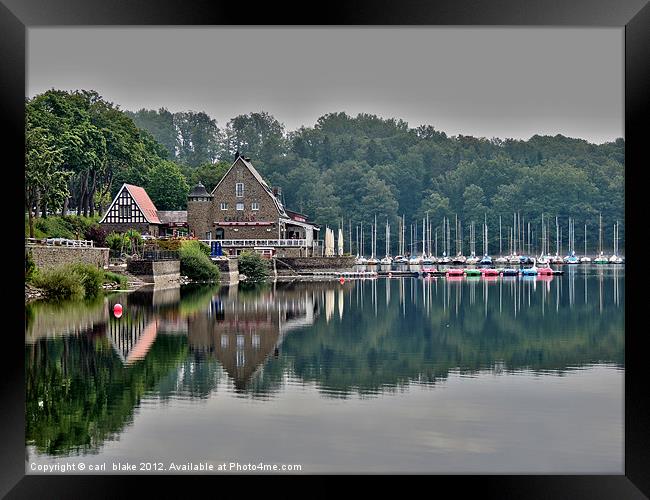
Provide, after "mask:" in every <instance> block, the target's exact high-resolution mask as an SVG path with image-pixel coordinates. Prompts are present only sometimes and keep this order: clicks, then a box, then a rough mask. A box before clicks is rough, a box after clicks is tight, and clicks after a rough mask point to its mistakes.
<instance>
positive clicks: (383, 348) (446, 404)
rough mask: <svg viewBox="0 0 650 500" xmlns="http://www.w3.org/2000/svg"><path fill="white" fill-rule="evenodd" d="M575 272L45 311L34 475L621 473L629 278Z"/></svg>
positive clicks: (30, 454)
mask: <svg viewBox="0 0 650 500" xmlns="http://www.w3.org/2000/svg"><path fill="white" fill-rule="evenodd" d="M563 269H564V270H565V274H564V275H563V276H553V277H549V278H542V277H531V278H528V277H523V278H522V277H519V278H517V277H513V278H509V277H506V278H493V279H489V278H488V279H484V278H461V279H454V278H449V279H447V278H428V279H420V278H399V279H396V278H393V279H382V278H380V279H374V280H359V281H354V280H350V281H346V282H345V283H339V282H338V281H334V282H294V283H280V282H278V283H275V284H273V283H271V284H268V285H265V286H258V287H250V286H249V287H245V286H242V285H239V286H233V287H221V288H219V287H184V288H182V289H171V290H170V289H168V290H158V289H152V288H149V289H141V290H138V291H134V292H129V293H116V294H112V295H109V296H105V297H101V298H98V299H96V300H94V301H86V302H70V303H62V304H47V303H40V304H39V303H37V304H33V305H31V306H28V307H27V312H26V313H27V324H26V332H25V363H26V381H27V387H26V399H27V404H26V415H25V416H26V472H27V473H28V474H39V473H44V469H45V468H48V467H49V468H50V470H51V469H52V468H54V467H67V471H69V473H73V474H74V473H91V474H94V473H97V472H95V471H93V470H91V468H92V467H98V468H100V472H99V473H124V471H119V470H114V469H115V467H116V466H117V465H116V464H121V465H122V466H124V465H125V464H129V465H133V466H134V467H136V470H135V471H132V472H135V473H139V474H143V473H156V472H159V473H164V474H169V473H187V472H186V471H185V470H182V469H183V467H185V468H186V469H189V472H190V473H197V471H198V472H202V470H200V467H204V468H206V467H209V466H210V465H212V467H213V471H212V472H209V471H208V473H220V470H219V469H218V468H219V466H221V467H223V464H226V471H228V472H238V471H243V472H245V471H246V466H249V464H253V465H255V466H260V465H263V466H265V467H266V466H272V465H274V464H275V465H277V466H278V467H280V466H281V465H283V464H284V465H285V466H286V465H300V470H301V471H302V472H303V473H318V472H380V473H381V472H383V473H390V472H427V473H540V474H549V473H560V474H585V473H597V474H602V473H609V474H612V473H613V474H620V473H623V470H624V469H623V464H624V428H623V424H624V392H623V391H624V340H625V335H624V311H625V293H624V288H625V287H624V267H623V266H608V265H606V266H595V265H594V266H591V265H587V266H585V265H580V266H563ZM116 303H120V304H122V305H123V307H124V313H123V316H122V317H121V318H119V319H118V318H115V317H114V315H113V313H112V307H113V305H114V304H116ZM188 463H189V465H188ZM231 463H232V464H239V467H240V468H239V469H238V468H237V465H233V466H230V464H231ZM102 464H104V465H102ZM141 464H142V465H141ZM171 464H175V466H179V469H181V470H177V469H176V468H174V470H171V469H170V466H171ZM102 466H103V467H104V468H103V469H101V467H102ZM80 467H83V470H79V469H80ZM232 467H234V468H232ZM250 469H251V467H249V470H250ZM259 470H260V469H257V471H259ZM262 470H263V471H264V470H269V469H262ZM54 472H55V473H60V472H61V470H59V471H56V470H55V471H54Z"/></svg>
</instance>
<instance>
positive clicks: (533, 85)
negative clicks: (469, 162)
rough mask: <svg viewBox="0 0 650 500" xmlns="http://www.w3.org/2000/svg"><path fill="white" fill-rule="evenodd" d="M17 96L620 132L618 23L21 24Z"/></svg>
mask: <svg viewBox="0 0 650 500" xmlns="http://www.w3.org/2000/svg"><path fill="white" fill-rule="evenodd" d="M27 38H28V40H27V41H28V48H27V55H28V59H27V64H28V74H27V95H28V96H30V97H32V96H34V95H36V94H38V93H41V92H44V91H45V90H47V89H50V88H57V89H65V90H74V89H94V90H97V91H98V92H99V93H100V94H101V95H102V96H104V97H105V98H106V99H108V100H110V101H113V102H115V103H117V104H119V105H120V106H121V108H122V109H130V110H137V109H140V108H142V107H144V108H149V109H158V108H160V107H165V108H167V109H169V110H170V111H172V112H174V111H186V110H194V111H205V112H206V113H208V114H209V115H210V116H211V117H212V118H215V119H216V120H217V124H218V125H219V126H220V127H224V126H225V125H226V123H227V122H228V120H229V119H230V118H232V117H234V116H236V115H238V114H243V113H249V112H252V111H261V110H264V111H267V112H269V113H271V114H272V115H274V116H275V117H276V118H277V119H278V120H279V121H280V122H282V123H283V124H284V125H285V126H286V128H287V129H288V130H294V129H296V128H298V127H300V126H301V125H305V126H313V125H314V123H315V121H316V119H317V118H318V117H319V116H321V115H323V114H325V113H328V112H335V111H345V112H347V113H348V114H352V115H356V114H357V113H359V112H366V113H373V114H377V115H380V116H383V117H393V118H401V119H403V120H405V121H407V122H408V123H409V126H411V127H415V126H418V125H421V124H430V125H433V126H434V127H435V128H436V129H438V130H442V131H444V132H446V133H447V134H448V135H457V134H463V135H473V136H480V137H488V138H491V137H500V138H506V137H514V138H523V139H527V138H529V137H530V136H531V135H533V134H543V135H544V134H548V135H555V134H563V135H567V136H570V137H580V138H584V139H587V140H589V141H591V142H596V143H602V142H605V141H610V140H613V139H615V138H617V137H623V123H624V120H623V118H624V111H623V110H624V101H623V84H624V72H623V71H624V65H623V50H624V45H623V42H624V31H623V28H619V27H617V28H492V27H487V28H475V27H469V28H449V27H445V28H437V27H435V28H381V29H380V28H368V27H364V28H308V29H307V28H299V29H298V28H262V29H260V28H235V27H228V28H218V27H215V28H200V29H197V28H195V27H187V28H177V27H172V28H158V27H156V28H113V27H108V28H68V27H63V28H29V29H28V35H27Z"/></svg>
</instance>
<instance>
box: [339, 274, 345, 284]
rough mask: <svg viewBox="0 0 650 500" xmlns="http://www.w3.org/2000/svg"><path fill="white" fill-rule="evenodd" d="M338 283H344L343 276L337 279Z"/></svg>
mask: <svg viewBox="0 0 650 500" xmlns="http://www.w3.org/2000/svg"><path fill="white" fill-rule="evenodd" d="M339 283H341V285H342V284H343V283H345V278H344V277H343V276H341V278H340V279H339Z"/></svg>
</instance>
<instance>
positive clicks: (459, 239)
mask: <svg viewBox="0 0 650 500" xmlns="http://www.w3.org/2000/svg"><path fill="white" fill-rule="evenodd" d="M459 233H461V234H462V222H461V223H459V222H458V216H456V252H458V253H457V254H456V257H454V258H453V260H452V261H451V262H452V264H465V261H466V260H467V258H466V257H465V256H464V255H463V247H462V245H463V239H462V235H461V236H459Z"/></svg>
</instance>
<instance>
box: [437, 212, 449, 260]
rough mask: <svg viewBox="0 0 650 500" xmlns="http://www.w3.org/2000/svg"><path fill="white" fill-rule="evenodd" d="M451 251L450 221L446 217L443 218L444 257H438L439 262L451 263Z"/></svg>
mask: <svg viewBox="0 0 650 500" xmlns="http://www.w3.org/2000/svg"><path fill="white" fill-rule="evenodd" d="M448 252H449V223H448V221H447V218H446V217H443V218H442V257H440V258H439V259H438V263H439V264H450V263H451V259H450V258H449V256H448V255H447V254H448Z"/></svg>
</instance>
